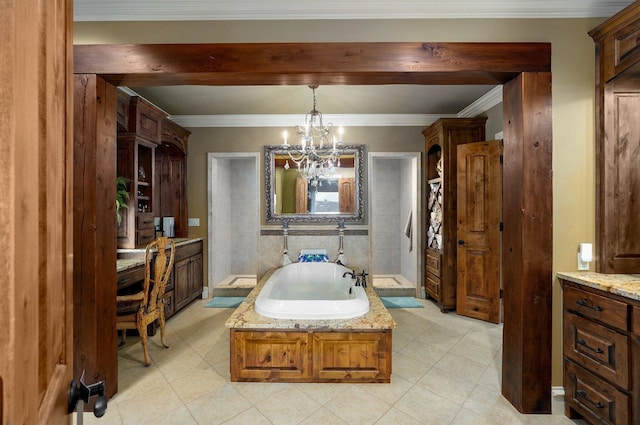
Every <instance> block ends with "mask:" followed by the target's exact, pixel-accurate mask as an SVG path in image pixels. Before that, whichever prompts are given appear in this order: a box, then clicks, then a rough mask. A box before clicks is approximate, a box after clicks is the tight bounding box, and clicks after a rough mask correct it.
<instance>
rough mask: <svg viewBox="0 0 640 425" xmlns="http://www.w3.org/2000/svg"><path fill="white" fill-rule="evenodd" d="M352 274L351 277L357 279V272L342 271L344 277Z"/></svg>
mask: <svg viewBox="0 0 640 425" xmlns="http://www.w3.org/2000/svg"><path fill="white" fill-rule="evenodd" d="M347 276H351V279H356V274H355V273H354V272H344V273H342V277H347Z"/></svg>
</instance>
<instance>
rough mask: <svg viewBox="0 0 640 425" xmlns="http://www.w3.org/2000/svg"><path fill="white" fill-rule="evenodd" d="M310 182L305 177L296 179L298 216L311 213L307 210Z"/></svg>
mask: <svg viewBox="0 0 640 425" xmlns="http://www.w3.org/2000/svg"><path fill="white" fill-rule="evenodd" d="M308 184H309V182H308V181H307V179H305V178H304V177H298V178H297V179H296V214H306V213H308V212H309V210H308V209H307V197H308V196H309V195H308V193H307V190H308V189H307V186H308Z"/></svg>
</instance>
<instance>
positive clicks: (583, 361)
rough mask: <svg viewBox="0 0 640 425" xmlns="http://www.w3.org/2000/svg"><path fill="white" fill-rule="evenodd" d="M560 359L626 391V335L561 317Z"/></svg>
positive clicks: (627, 372)
mask: <svg viewBox="0 0 640 425" xmlns="http://www.w3.org/2000/svg"><path fill="white" fill-rule="evenodd" d="M563 326H564V341H563V344H564V355H565V356H567V357H569V358H570V359H571V360H573V361H575V362H576V363H577V364H579V365H581V366H583V367H585V368H586V369H588V370H590V371H592V372H594V373H595V374H597V375H599V376H601V377H602V378H604V379H607V380H608V381H609V382H611V383H613V384H615V385H618V386H619V387H621V388H624V389H629V339H628V337H627V336H626V335H623V334H621V333H619V332H616V331H614V330H613V329H609V328H607V327H605V326H602V325H599V324H597V323H595V322H592V321H590V320H587V319H584V318H582V317H579V316H577V315H575V314H572V313H569V312H565V313H564V320H563Z"/></svg>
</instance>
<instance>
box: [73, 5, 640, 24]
mask: <svg viewBox="0 0 640 425" xmlns="http://www.w3.org/2000/svg"><path fill="white" fill-rule="evenodd" d="M631 3H633V1H630V0H623V1H620V0H618V1H613V0H591V1H586V0H521V1H513V0H511V1H509V0H487V1H477V0H438V1H437V0H429V1H425V0H395V1H393V2H390V1H388V0H376V1H368V2H367V3H366V7H363V4H362V2H361V1H359V0H344V1H343V0H325V1H322V2H311V1H301V0H271V1H265V0H235V1H232V2H230V1H228V0H181V1H141V0H109V1H104V0H76V1H75V2H74V20H75V21H78V22H81V21H208V20H211V21H224V20H310V19H313V20H343V19H470V18H600V17H610V16H613V15H615V14H616V13H617V12H619V11H620V10H622V9H623V8H624V7H626V6H628V5H629V4H631Z"/></svg>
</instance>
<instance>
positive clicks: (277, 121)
mask: <svg viewBox="0 0 640 425" xmlns="http://www.w3.org/2000/svg"><path fill="white" fill-rule="evenodd" d="M454 117H456V115H455V114H453V115H438V114H322V118H323V120H324V122H331V123H333V124H334V125H335V126H344V127H423V126H425V125H430V124H432V123H433V122H434V121H435V120H437V119H438V118H454ZM170 118H171V120H172V121H174V122H175V123H177V124H179V125H181V126H183V127H187V128H189V127H293V126H294V125H296V123H303V122H304V114H264V115H260V114H255V115H254V114H239V115H172V116H171V117H170Z"/></svg>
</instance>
